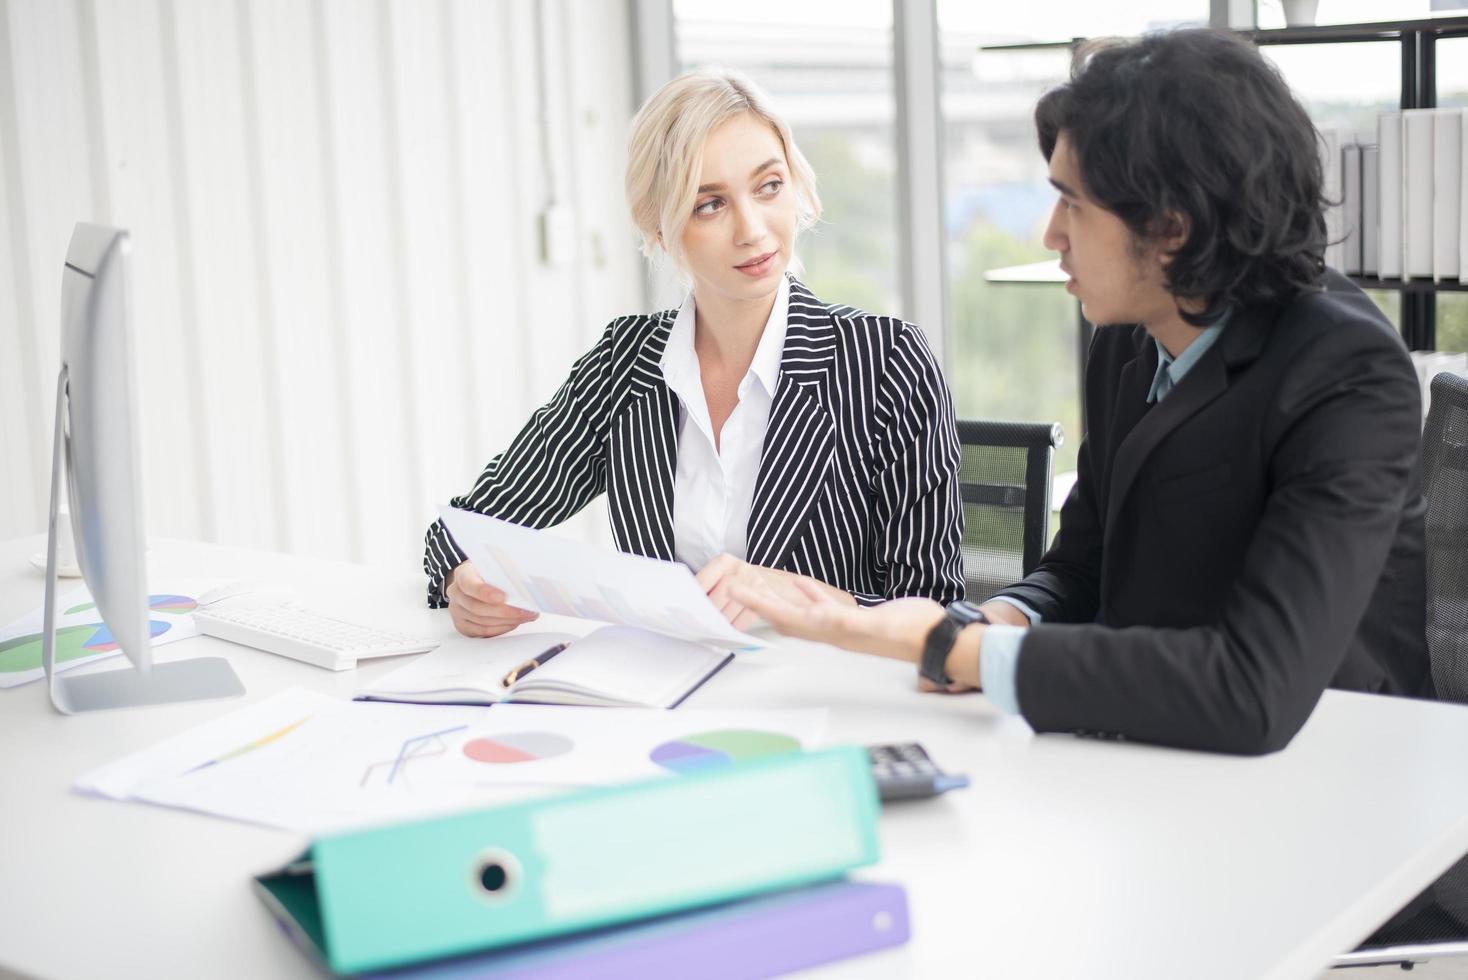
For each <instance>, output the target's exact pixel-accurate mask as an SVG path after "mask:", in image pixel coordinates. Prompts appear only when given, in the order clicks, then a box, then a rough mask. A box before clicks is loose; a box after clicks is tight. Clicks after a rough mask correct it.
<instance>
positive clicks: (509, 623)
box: [443, 561, 540, 636]
mask: <svg viewBox="0 0 1468 980" xmlns="http://www.w3.org/2000/svg"><path fill="white" fill-rule="evenodd" d="M443 594H444V598H446V599H448V601H449V616H450V617H451V618H452V619H453V621H454V627H455V628H456V629H458V631H459V632H460V633H463V634H464V635H465V636H499V635H500V634H501V633H508V632H509V631H510V630H512V629H514V628H515V627H516V626H519V625H521V624H522V623H528V622H530V621H532V620H535V619H539V618H540V613H537V612H531V611H530V610H528V609H520V608H519V607H517V606H508V605H506V604H505V593H504V592H503V591H502V590H500V589H497V588H495V587H494V586H493V585H490V584H489V583H488V582H486V581H484V579H482V578H480V577H479V573H478V572H476V571H475V570H474V566H473V565H472V564H470V563H469V562H467V561H466V562H464V563H463V564H461V565H459V566H458V567H457V568H455V569H454V570H453V571H452V572H449V575H448V581H447V584H446V585H445V586H444V590H443Z"/></svg>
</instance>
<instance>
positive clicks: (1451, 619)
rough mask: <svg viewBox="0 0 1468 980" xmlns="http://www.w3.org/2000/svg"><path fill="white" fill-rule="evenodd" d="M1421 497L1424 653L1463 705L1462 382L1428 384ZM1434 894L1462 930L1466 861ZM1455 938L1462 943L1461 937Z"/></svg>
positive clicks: (1466, 565) (1466, 431)
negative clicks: (1424, 528) (1424, 559)
mask: <svg viewBox="0 0 1468 980" xmlns="http://www.w3.org/2000/svg"><path fill="white" fill-rule="evenodd" d="M1422 483H1423V487H1424V489H1425V491H1426V493H1427V652H1428V656H1429V657H1430V658H1431V660H1432V680H1433V683H1434V684H1435V685H1436V687H1437V696H1438V697H1439V698H1440V699H1441V700H1443V701H1458V702H1462V703H1468V378H1461V377H1459V376H1458V375H1456V374H1439V375H1438V376H1437V377H1435V378H1433V379H1432V405H1431V407H1430V408H1429V410H1428V413H1427V428H1426V430H1425V431H1424V432H1423V434H1422ZM1432 893H1433V897H1434V898H1436V899H1437V903H1438V905H1440V906H1441V907H1442V909H1443V911H1444V912H1446V913H1447V914H1448V915H1449V916H1451V917H1452V918H1453V919H1454V920H1456V921H1457V923H1458V925H1459V926H1460V927H1462V928H1463V929H1465V930H1468V858H1464V859H1463V860H1461V861H1459V862H1458V863H1457V864H1455V865H1453V867H1451V868H1449V869H1448V871H1447V873H1446V874H1444V875H1443V876H1442V877H1441V878H1439V879H1438V880H1437V881H1436V882H1434V884H1433V886H1432ZM1458 938H1459V939H1462V938H1464V937H1463V935H1462V933H1460V934H1459V936H1458Z"/></svg>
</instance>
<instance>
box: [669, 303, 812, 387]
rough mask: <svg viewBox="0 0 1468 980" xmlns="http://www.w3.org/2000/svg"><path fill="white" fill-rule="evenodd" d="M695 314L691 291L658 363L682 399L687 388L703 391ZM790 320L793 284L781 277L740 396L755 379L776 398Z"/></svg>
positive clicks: (742, 384)
mask: <svg viewBox="0 0 1468 980" xmlns="http://www.w3.org/2000/svg"><path fill="white" fill-rule="evenodd" d="M696 313H697V307H696V306H695V305H694V302H693V291H692V290H689V292H688V295H687V296H686V297H684V299H683V305H682V306H680V307H679V308H678V316H677V318H676V319H674V320H673V329H672V330H671V331H669V333H668V343H667V346H665V347H664V348H663V356H662V358H661V360H660V362H659V367H661V368H662V372H663V378H664V379H665V380H666V381H667V382H668V386H669V387H670V388H672V389H673V390H674V391H675V392H677V393H678V394H679V395H683V394H684V391H685V390H691V388H687V386H690V385H695V384H696V385H699V386H700V387H701V386H702V384H703V380H702V377H703V375H702V372H700V371H699V368H698V354H697V353H696V352H695V351H694V349H693V332H694V326H695V322H696V321H695V316H696ZM789 319H790V280H789V279H788V278H787V277H785V276H781V277H780V286H779V288H778V289H777V290H776V291H775V305H774V306H772V307H770V317H769V319H768V320H766V321H765V328H764V331H763V332H762V333H761V334H760V338H759V346H757V347H756V348H755V349H754V360H753V361H751V362H750V364H749V371H748V372H747V373H746V374H745V376H744V380H743V381H741V382H740V385H739V393H740V395H741V396H742V395H743V394H744V392H745V391H746V390H748V384H749V381H750V379H751V377H752V378H754V379H757V380H758V381H759V383H760V384H761V385H763V386H764V389H765V393H766V394H768V395H769V396H770V397H771V398H773V397H774V395H775V388H776V386H777V385H778V384H779V381H780V360H781V358H782V357H783V356H784V353H785V331H786V328H787V326H788V325H789ZM684 400H685V401H687V400H688V399H687V398H685V399H684Z"/></svg>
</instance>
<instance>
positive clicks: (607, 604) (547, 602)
mask: <svg viewBox="0 0 1468 980" xmlns="http://www.w3.org/2000/svg"><path fill="white" fill-rule="evenodd" d="M439 514H440V516H442V518H443V522H444V525H445V526H446V527H447V528H448V529H449V533H450V534H451V535H453V538H454V541H455V542H456V543H457V544H458V546H459V547H460V548H462V549H463V550H464V553H465V554H467V555H468V556H469V560H470V561H471V562H473V563H474V568H475V570H476V571H477V572H479V574H480V576H482V577H483V579H484V580H485V581H486V582H489V583H490V584H491V585H495V586H498V587H499V588H501V589H504V590H505V594H506V595H507V596H508V601H509V603H510V605H512V606H520V607H521V608H523V609H533V610H536V611H537V612H546V613H554V614H556V615H559V616H575V617H578V618H580V619H598V620H602V621H604V622H608V623H621V624H623V625H625V626H640V627H642V628H643V629H648V630H654V631H656V632H658V633H666V634H667V635H669V636H677V637H681V638H682V639H685V640H693V641H694V642H696V643H706V644H709V645H710V646H715V647H719V648H721V649H725V650H732V649H740V648H745V647H760V646H764V643H763V641H761V640H759V639H757V638H756V637H753V636H750V635H749V634H747V633H742V632H740V631H739V630H736V629H735V628H734V627H733V626H731V625H729V621H728V620H726V619H725V618H724V617H723V615H722V614H720V612H719V611H718V610H717V609H715V608H714V605H713V603H711V602H710V601H709V599H708V596H706V595H704V592H703V589H701V588H699V585H698V582H697V581H696V580H695V579H694V577H693V573H692V572H690V571H689V570H688V567H687V566H686V565H681V564H678V563H677V562H668V561H658V560H656V559H654V558H644V557H642V556H641V555H628V554H623V553H622V552H619V551H609V550H606V549H603V548H597V547H593V546H591V545H586V544H581V543H580V542H577V541H569V540H567V539H566V538H561V537H557V536H556V535H554V534H550V533H549V532H546V531H536V530H534V529H532V528H527V527H521V526H519V525H518V524H511V523H509V522H508V521H501V520H498V519H497V518H493V517H486V516H485V515H483V514H475V513H473V512H472V511H467V510H457V509H455V508H452V507H440V508H439Z"/></svg>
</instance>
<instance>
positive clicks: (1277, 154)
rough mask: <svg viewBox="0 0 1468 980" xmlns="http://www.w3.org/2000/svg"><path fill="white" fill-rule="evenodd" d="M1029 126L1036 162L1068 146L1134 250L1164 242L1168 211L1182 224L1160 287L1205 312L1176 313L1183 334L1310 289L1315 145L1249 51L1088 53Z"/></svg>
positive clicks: (1210, 39) (1166, 48) (1316, 247)
mask: <svg viewBox="0 0 1468 980" xmlns="http://www.w3.org/2000/svg"><path fill="white" fill-rule="evenodd" d="M1035 127H1036V129H1037V130H1038V131H1039V137H1040V150H1041V152H1043V153H1044V154H1045V159H1046V160H1047V161H1048V160H1049V159H1050V156H1051V154H1052V153H1054V151H1055V141H1056V139H1057V137H1058V136H1059V135H1060V133H1061V132H1064V133H1065V134H1066V136H1067V138H1068V140H1069V142H1070V145H1071V147H1072V148H1073V150H1074V152H1075V156H1076V162H1077V164H1078V165H1079V168H1080V173H1081V180H1082V182H1083V185H1084V190H1085V192H1086V194H1087V196H1089V197H1090V198H1091V199H1093V200H1095V201H1096V202H1097V203H1098V204H1100V205H1101V206H1102V207H1104V208H1106V209H1107V210H1108V211H1111V212H1113V213H1115V214H1116V215H1117V216H1118V217H1120V218H1121V219H1122V220H1123V221H1124V222H1126V224H1127V227H1128V228H1130V229H1131V231H1132V234H1133V235H1134V236H1136V237H1137V239H1139V240H1140V241H1143V242H1145V241H1147V240H1151V239H1154V238H1156V237H1157V236H1158V235H1159V234H1161V232H1162V231H1163V229H1164V228H1165V227H1166V221H1167V216H1168V214H1169V212H1176V213H1180V214H1182V215H1184V216H1185V217H1186V218H1187V221H1188V224H1189V234H1188V237H1187V241H1186V242H1185V243H1184V244H1183V246H1182V247H1181V248H1180V249H1178V250H1177V251H1176V252H1174V253H1172V262H1171V264H1170V265H1168V267H1167V269H1166V275H1167V288H1168V290H1169V291H1170V292H1171V293H1172V294H1173V295H1174V296H1177V297H1181V298H1187V299H1193V300H1205V301H1206V307H1205V308H1204V309H1203V310H1202V312H1200V313H1197V314H1189V313H1186V312H1184V313H1183V314H1182V315H1183V318H1184V319H1185V320H1187V321H1188V322H1189V323H1192V324H1193V325H1195V326H1205V325H1207V324H1210V323H1212V322H1214V321H1216V320H1217V319H1218V318H1219V317H1220V316H1222V315H1223V312H1224V310H1225V309H1227V308H1228V307H1229V306H1234V305H1238V306H1250V305H1255V304H1264V303H1277V302H1282V301H1286V300H1288V299H1290V298H1291V297H1293V296H1295V295H1296V294H1298V293H1300V292H1302V291H1304V290H1307V289H1314V288H1318V286H1319V284H1320V281H1321V278H1322V276H1323V272H1324V268H1325V266H1324V263H1323V261H1322V256H1323V254H1324V251H1325V216H1324V207H1325V205H1326V203H1327V202H1326V201H1325V200H1324V198H1323V197H1322V187H1321V184H1322V178H1321V166H1320V156H1319V152H1318V150H1317V143H1316V140H1317V138H1318V137H1317V135H1316V132H1315V127H1314V126H1313V125H1312V124H1311V122H1310V117H1309V116H1308V115H1306V113H1305V109H1304V108H1303V107H1302V106H1301V105H1300V103H1299V101H1298V100H1296V99H1295V97H1294V95H1293V94H1292V93H1291V92H1290V89H1289V86H1287V85H1286V84H1285V82H1284V79H1283V78H1281V77H1280V75H1279V72H1278V71H1277V70H1276V69H1274V68H1273V67H1272V66H1270V65H1269V64H1268V63H1267V62H1265V60H1264V58H1263V57H1262V56H1261V55H1260V54H1259V52H1258V51H1257V50H1256V49H1255V48H1254V46H1253V45H1252V44H1249V43H1248V42H1246V41H1243V40H1240V39H1239V38H1236V37H1234V36H1232V35H1230V34H1225V33H1222V32H1219V31H1212V30H1177V31H1170V32H1165V33H1158V34H1149V35H1145V36H1143V37H1141V38H1137V39H1135V40H1128V41H1121V42H1113V43H1107V44H1103V45H1099V46H1097V47H1096V48H1095V49H1094V50H1093V51H1092V52H1091V53H1089V55H1085V54H1083V56H1082V57H1081V58H1078V59H1077V64H1076V66H1075V68H1074V70H1073V71H1072V73H1071V79H1070V81H1069V82H1068V83H1067V84H1065V85H1062V86H1061V87H1060V88H1056V89H1052V90H1051V91H1049V92H1047V93H1045V95H1044V96H1043V97H1042V98H1041V99H1040V103H1039V105H1037V106H1036V107H1035Z"/></svg>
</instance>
